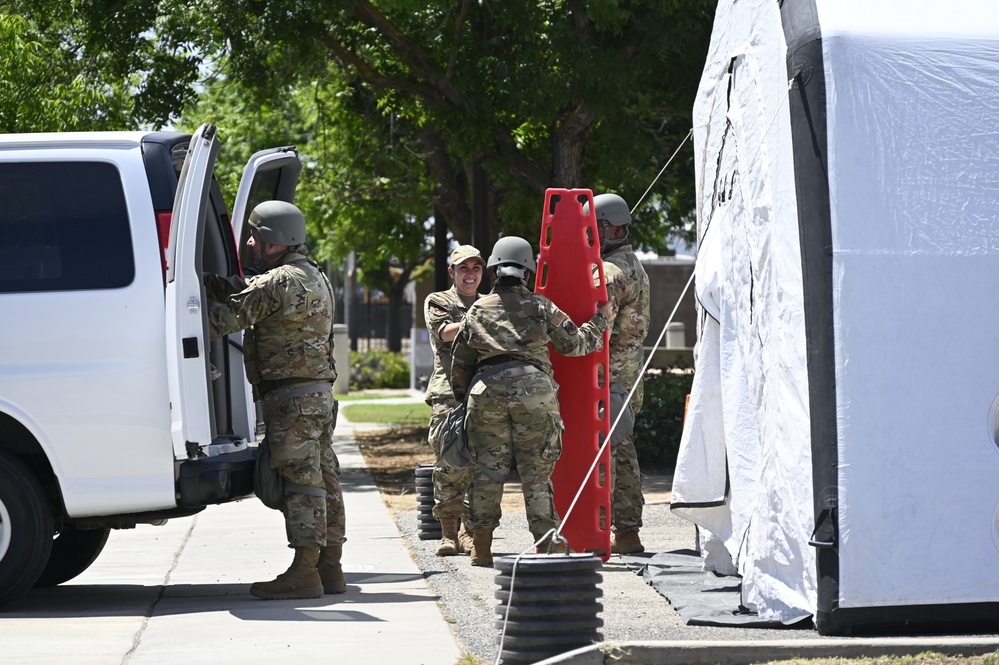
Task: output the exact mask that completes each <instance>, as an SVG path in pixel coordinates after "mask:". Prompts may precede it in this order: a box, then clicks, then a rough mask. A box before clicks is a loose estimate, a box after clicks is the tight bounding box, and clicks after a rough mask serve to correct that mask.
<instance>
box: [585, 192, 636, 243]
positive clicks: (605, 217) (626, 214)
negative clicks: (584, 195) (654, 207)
mask: <svg viewBox="0 0 999 665" xmlns="http://www.w3.org/2000/svg"><path fill="white" fill-rule="evenodd" d="M583 214H584V215H588V214H590V204H589V202H586V203H585V204H583ZM593 214H594V216H595V217H596V218H597V224H600V225H610V226H623V227H625V229H624V235H623V236H622V237H620V238H617V239H614V240H611V239H607V238H605V239H604V241H603V242H602V243H601V245H600V251H601V253H603V252H606V251H607V250H609V249H613V248H614V247H619V246H621V245H623V244H624V243H626V242H627V241H628V229H629V226H628V225H629V224H631V212H630V211H629V210H628V204H627V203H626V202H625V200H624V199H622V198H621V197H620V196H618V195H617V194H598V195H597V196H594V197H593Z"/></svg>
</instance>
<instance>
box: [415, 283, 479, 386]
mask: <svg viewBox="0 0 999 665" xmlns="http://www.w3.org/2000/svg"><path fill="white" fill-rule="evenodd" d="M478 297H479V295H478V294H476V295H475V298H476V299H478ZM467 311H468V308H467V307H466V306H465V303H464V301H463V300H462V299H461V295H460V294H459V293H458V289H457V288H456V287H454V286H452V287H451V288H450V289H448V290H447V291H435V292H434V293H431V294H430V295H428V296H427V299H426V300H425V301H424V302H423V318H424V320H425V321H426V322H427V331H428V332H429V333H430V345H431V346H432V347H433V349H434V372H433V374H431V375H430V382H429V383H428V384H427V396H426V399H427V404H432V403H433V402H434V401H436V400H452V399H454V392H453V391H452V390H451V348H452V343H451V342H445V341H444V340H442V339H441V330H442V329H443V328H444V326H446V325H448V324H449V323H461V322H462V321H464V319H465V313H466V312H467Z"/></svg>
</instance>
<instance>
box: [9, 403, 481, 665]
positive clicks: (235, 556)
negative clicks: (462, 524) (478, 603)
mask: <svg viewBox="0 0 999 665" xmlns="http://www.w3.org/2000/svg"><path fill="white" fill-rule="evenodd" d="M353 432H354V429H353V426H351V425H350V424H349V423H347V422H346V421H343V422H341V423H339V424H338V427H337V431H336V436H335V441H334V446H335V448H336V452H337V455H338V456H339V458H340V463H341V465H342V467H343V475H342V482H343V486H344V501H345V504H346V513H347V520H348V522H347V534H348V539H349V540H348V542H347V543H346V544H345V546H344V571H345V574H346V578H347V585H348V591H347V593H346V594H343V595H335V596H326V597H324V598H322V599H317V600H304V601H278V600H273V601H264V600H260V599H257V598H254V597H253V596H250V595H249V586H250V584H251V583H252V582H254V581H257V580H266V579H272V578H273V577H274V576H275V575H276V574H278V573H280V572H282V571H284V570H285V569H286V568H287V567H288V565H289V564H290V563H291V560H292V556H293V552H292V551H291V550H290V549H288V547H287V545H286V542H287V541H286V540H285V535H284V526H283V521H282V519H281V516H280V514H279V513H278V512H276V511H273V510H269V509H267V508H265V507H264V506H263V505H262V504H261V503H260V502H259V501H257V500H256V499H249V500H245V501H241V502H238V503H235V504H228V505H223V506H212V507H209V508H208V509H206V510H205V511H203V512H201V513H199V514H198V515H195V516H194V517H191V518H186V519H178V520H172V521H170V522H168V523H167V524H166V525H165V526H161V527H153V526H146V525H143V526H139V527H138V528H136V529H133V530H127V531H115V532H112V535H111V539H110V540H109V542H108V544H107V547H106V548H105V550H104V552H103V553H102V554H101V556H100V557H99V558H98V560H97V561H96V562H95V563H94V565H93V566H92V567H91V568H90V569H89V570H87V571H86V572H85V573H84V574H82V575H80V576H79V577H78V578H76V579H75V580H72V581H71V582H68V583H66V584H64V585H61V586H58V587H55V588H50V589H36V590H34V591H32V592H31V593H29V594H28V595H27V596H26V597H24V598H23V599H21V600H20V601H18V602H17V603H16V604H14V605H11V606H9V607H8V608H6V610H5V611H4V613H3V614H0V662H2V663H4V665H20V664H22V663H23V664H25V665H27V664H28V663H30V664H32V665H37V664H38V663H60V664H70V665H84V664H86V665H90V664H93V665H112V664H118V663H122V664H128V665H176V664H177V663H192V664H193V663H206V662H210V663H220V664H223V665H225V664H228V663H234V664H235V663H238V664H240V665H252V664H255V663H261V664H264V663H266V664H268V665H270V664H272V663H276V662H280V663H296V662H297V663H305V662H319V661H321V662H339V663H394V664H405V665H408V664H414V665H415V664H425V665H453V664H454V663H455V662H456V661H457V660H458V658H459V657H460V655H461V654H460V651H459V649H458V646H457V643H456V641H455V637H454V635H453V634H452V632H451V630H450V628H449V626H448V623H447V622H446V621H445V620H444V618H443V615H442V613H441V611H440V609H439V608H438V605H437V601H436V598H435V596H434V595H433V594H432V593H431V591H430V589H429V587H428V585H427V582H426V580H425V579H424V577H423V574H422V573H421V571H420V570H419V568H417V566H416V564H415V563H414V561H413V559H412V557H411V556H410V554H409V551H408V549H407V547H406V545H405V543H404V541H403V539H402V537H401V536H400V534H399V530H398V528H397V527H396V525H395V522H394V521H393V519H392V516H391V515H390V514H389V512H388V509H387V508H386V507H385V505H384V503H382V501H381V498H380V496H379V493H378V490H377V489H376V487H375V485H374V482H373V481H372V479H371V476H370V474H369V473H368V472H367V470H366V469H365V467H364V460H363V458H362V456H361V453H360V451H359V450H358V448H357V445H356V443H355V441H354V436H353Z"/></svg>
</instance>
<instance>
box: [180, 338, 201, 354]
mask: <svg viewBox="0 0 999 665" xmlns="http://www.w3.org/2000/svg"><path fill="white" fill-rule="evenodd" d="M181 341H182V342H183V343H184V357H185V358H197V357H198V338H197V337H185V338H184V339H183V340H181Z"/></svg>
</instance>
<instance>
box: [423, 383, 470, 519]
mask: <svg viewBox="0 0 999 665" xmlns="http://www.w3.org/2000/svg"><path fill="white" fill-rule="evenodd" d="M456 406H458V402H456V401H454V400H440V401H434V403H433V405H432V406H431V413H430V433H429V435H428V437H427V439H428V443H429V444H430V447H431V448H433V450H434V456H435V457H436V458H437V459H436V461H435V463H434V517H436V518H437V519H442V518H446V517H459V518H460V517H464V516H466V515H468V501H467V498H466V497H467V494H468V488H469V487H471V485H472V470H471V469H462V470H458V471H456V470H454V469H452V468H451V467H449V466H446V465H445V464H443V463H442V462H441V459H440V453H441V429H442V426H443V425H444V419H445V418H446V417H447V414H448V413H450V411H451V409H453V408H455V407H456Z"/></svg>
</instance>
